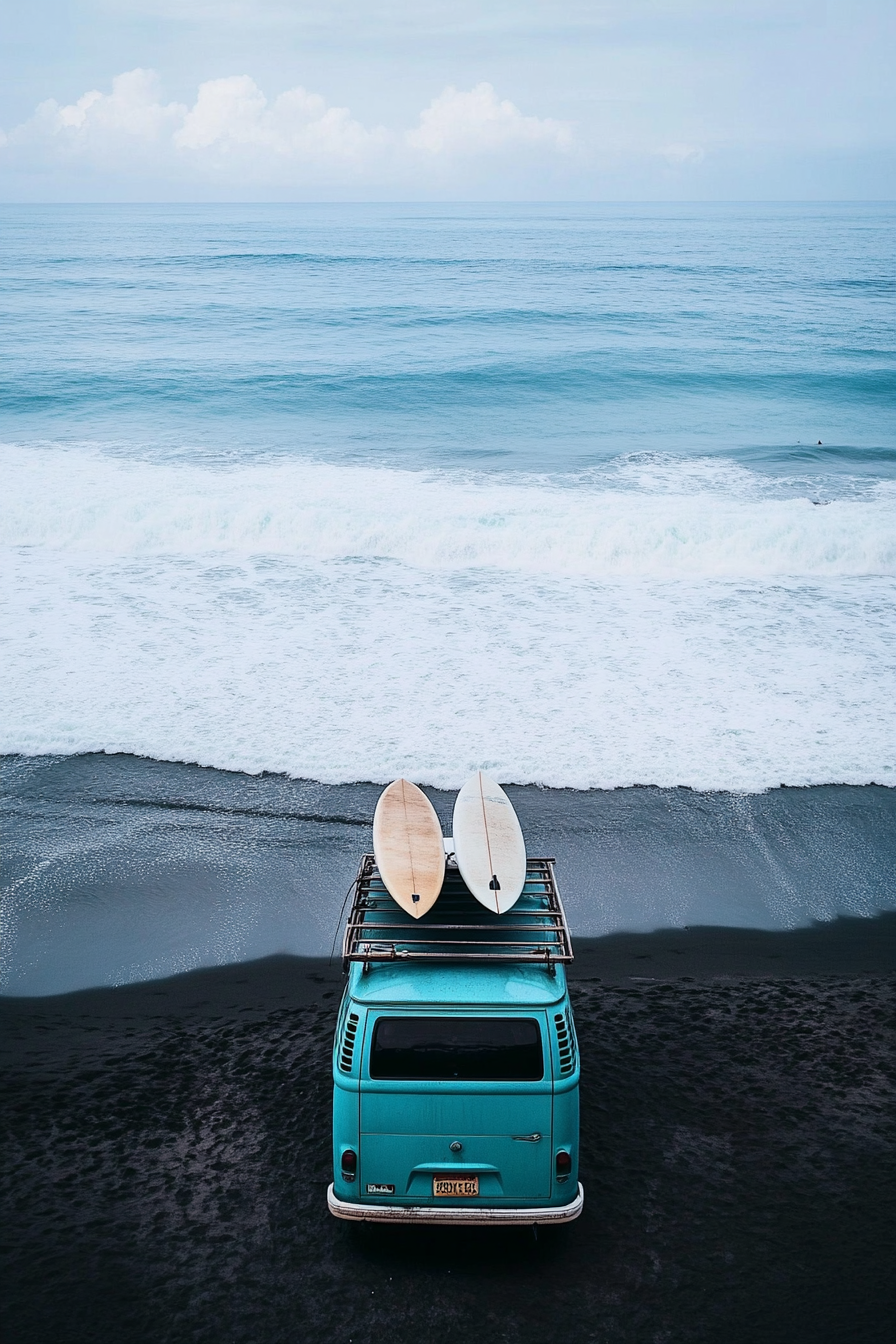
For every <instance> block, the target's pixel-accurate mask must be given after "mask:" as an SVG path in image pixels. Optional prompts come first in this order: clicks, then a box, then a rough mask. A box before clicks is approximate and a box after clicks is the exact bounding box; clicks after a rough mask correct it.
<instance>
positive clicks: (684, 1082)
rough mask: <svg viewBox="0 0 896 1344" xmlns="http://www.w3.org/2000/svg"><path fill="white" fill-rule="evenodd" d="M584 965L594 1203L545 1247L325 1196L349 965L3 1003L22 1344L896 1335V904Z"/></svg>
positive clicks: (292, 962) (589, 1190)
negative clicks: (412, 1220)
mask: <svg viewBox="0 0 896 1344" xmlns="http://www.w3.org/2000/svg"><path fill="white" fill-rule="evenodd" d="M572 979H573V986H572V987H573V994H574V999H575V1005H576V1013H577V1021H578V1027H579V1034H580V1039H581V1047H582V1058H583V1083H582V1101H583V1110H582V1149H583V1161H582V1180H583V1183H584V1186H585V1190H586V1206H585V1213H584V1215H583V1217H582V1218H581V1219H580V1220H579V1222H578V1223H576V1224H573V1225H571V1226H570V1227H568V1228H565V1229H555V1230H553V1231H552V1232H550V1233H546V1232H542V1233H541V1234H540V1235H539V1238H538V1240H537V1241H536V1240H535V1239H534V1238H533V1237H532V1234H531V1233H530V1232H523V1231H520V1230H510V1231H493V1232H490V1233H487V1232H484V1231H482V1232H480V1231H479V1230H476V1231H475V1232H471V1231H459V1230H451V1231H450V1232H448V1231H439V1230H436V1229H430V1230H428V1231H427V1233H426V1234H423V1233H421V1232H420V1231H414V1232H407V1231H403V1230H400V1229H385V1230H382V1229H379V1230H370V1229H354V1228H351V1227H349V1226H346V1225H343V1224H341V1223H338V1222H336V1221H335V1220H334V1219H332V1218H331V1217H330V1216H329V1215H328V1213H327V1212H326V1206H325V1202H324V1195H325V1190H326V1185H327V1181H328V1168H329V1111H330V1099H329V1093H330V1078H329V1051H330V1041H331V1035H332V1028H333V1019H334V1014H335V1009H336V1005H337V1003H338V999H339V994H340V990H341V983H342V980H341V972H340V968H339V967H338V966H332V967H331V966H328V965H327V963H326V961H317V960H310V959H306V960H302V959H299V958H292V957H274V958H268V959H265V960H261V961H257V962H254V963H249V964H244V965H231V966H225V967H220V968H215V969H211V970H201V971H195V972H191V973H189V974H186V975H183V976H179V977H175V978H173V979H169V980H165V981H156V982H149V983H143V984H136V985H131V986H125V987H122V988H117V989H96V990H86V991H82V992H79V993H75V994H68V995H64V996H55V997H48V998H37V999H35V998H30V999H10V998H7V999H3V1000H0V1019H2V1028H3V1049H4V1055H5V1057H6V1058H5V1075H6V1084H5V1087H4V1092H3V1102H2V1107H3V1113H4V1115H3V1135H4V1138H3V1144H4V1149H5V1153H4V1163H3V1210H2V1219H3V1228H4V1241H5V1248H4V1267H3V1280H2V1281H3V1299H4V1303H3V1316H4V1321H5V1327H4V1337H5V1339H6V1340H7V1341H8V1344H50V1342H51V1341H52V1344H88V1341H89V1342H91V1344H94V1342H95V1344H143V1341H147V1344H148V1342H149V1341H152V1342H153V1344H181V1342H182V1341H183V1342H185V1341H209V1344H220V1342H221V1341H225V1340H226V1341H234V1342H235V1344H286V1341H290V1344H291V1342H292V1341H296V1340H309V1341H316V1340H322V1341H323V1340H326V1341H340V1342H342V1341H346V1342H348V1341H351V1344H365V1342H366V1341H371V1342H373V1341H389V1342H390V1344H403V1341H411V1340H413V1341H415V1344H417V1342H418V1341H430V1340H433V1341H435V1340H438V1341H446V1342H449V1344H453V1342H454V1341H457V1344H460V1342H461V1341H467V1340H470V1339H476V1340H478V1341H481V1344H493V1342H494V1344H498V1341H501V1344H504V1342H505V1341H508V1342H511V1344H516V1342H517V1341H519V1344H523V1342H524V1341H525V1342H526V1344H528V1342H529V1341H531V1342H532V1344H552V1342H553V1341H557V1342H558V1344H559V1342H560V1341H564V1342H565V1341H575V1342H578V1341H583V1342H584V1341H595V1342H600V1344H603V1342H604V1341H606V1342H607V1344H615V1342H616V1341H626V1342H627V1341H631V1342H632V1344H642V1341H652V1342H653V1341H656V1342H657V1344H659V1342H663V1344H674V1342H675V1341H707V1344H710V1342H711V1344H715V1342H716V1341H718V1342H719V1344H723V1342H725V1344H728V1342H729V1341H735V1342H737V1341H743V1344H756V1342H757V1341H781V1344H789V1342H790V1341H805V1342H806V1344H827V1342H828V1341H829V1342H830V1344H842V1342H843V1341H856V1342H857V1344H877V1342H878V1341H880V1342H881V1344H883V1341H887V1344H889V1341H890V1340H891V1339H892V1337H893V1333H894V1327H896V1106H894V1101H896V1096H894V1092H896V1066H894V1060H896V1033H894V1013H893V997H894V985H896V916H894V915H892V914H885V915H882V916H880V917H878V918H876V919H873V920H852V919H847V920H838V921H835V922H834V923H832V924H827V925H821V926H816V927H815V928H811V929H803V930H795V931H793V932H786V933H780V932H757V931H754V930H732V929H712V928H708V929H690V930H675V931H672V932H665V933H655V934H623V935H616V936H613V937H609V938H606V939H596V940H579V942H578V944H577V959H576V962H575V965H574V967H573V976H572Z"/></svg>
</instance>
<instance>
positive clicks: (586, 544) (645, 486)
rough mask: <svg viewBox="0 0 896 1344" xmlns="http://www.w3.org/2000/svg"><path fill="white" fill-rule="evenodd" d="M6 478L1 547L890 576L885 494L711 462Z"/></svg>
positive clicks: (145, 470)
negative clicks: (522, 469) (800, 491)
mask: <svg viewBox="0 0 896 1344" xmlns="http://www.w3.org/2000/svg"><path fill="white" fill-rule="evenodd" d="M0 466H2V471H3V475H4V477H5V479H6V480H7V482H8V486H7V495H6V502H5V505H4V508H3V514H2V518H0V544H2V545H6V546H44V547H50V548H52V549H54V550H55V549H60V550H65V551H88V552H115V553H118V554H125V555H150V554H177V555H196V554H201V553H206V552H209V551H220V552H227V553H231V554H234V555H241V556H247V555H253V554H258V553H265V554H276V555H288V556H294V557H302V558H307V559H316V560H333V559H341V558H345V557H352V558H366V559H373V558H376V559H389V560H397V561H400V562H402V563H403V564H406V565H413V566H415V567H419V568H422V569H426V570H451V569H469V568H481V567H487V568H490V569H502V570H508V571H512V572H524V573H527V574H539V575H546V574H555V575H571V576H581V577H588V578H596V579H600V578H606V577H612V576H627V575H633V576H643V577H649V576H654V577H663V578H690V577H698V578H719V577H726V576H731V577H734V578H766V577H772V576H776V575H805V576H812V575H818V576H822V575H823V576H843V575H859V574H876V575H880V574H894V573H896V491H894V489H893V488H892V486H883V485H882V486H879V487H878V488H877V490H876V491H875V492H873V493H870V494H868V495H867V496H866V497H864V498H862V499H860V500H856V499H835V500H832V501H830V502H826V506H823V507H819V505H818V504H816V503H814V502H813V501H812V499H809V498H806V497H800V498H792V497H790V498H774V497H770V496H769V492H768V488H767V484H766V483H765V482H763V481H762V479H761V478H758V477H756V476H755V475H754V474H753V473H750V472H746V471H744V470H743V469H740V468H737V467H735V466H732V465H730V464H719V463H711V462H705V461H702V462H698V463H684V464H678V465H677V466H674V465H672V464H669V463H663V462H656V461H641V462H639V463H637V464H631V463H629V464H626V465H623V466H622V467H617V468H614V469H613V470H611V471H610V472H605V473H602V474H601V475H599V476H596V475H592V476H591V477H589V478H588V479H585V480H582V479H578V480H575V481H572V480H570V478H563V477H553V478H551V477H545V478H543V479H534V478H531V477H530V478H528V479H526V478H522V479H521V478H501V477H494V476H492V477H484V476H483V477H478V478H477V477H475V476H471V475H464V474H462V473H459V472H442V473H432V472H430V473H423V472H410V471H398V470H394V469H387V468H368V467H359V466H350V465H340V466H333V465H329V464H325V463H314V462H304V461H298V462H297V461H287V462H283V461H280V462H269V463H256V464H251V465H246V466H238V467H231V468H227V469H213V468H209V467H201V466H195V465H173V464H168V465H160V464H154V463H149V462H128V461H121V460H116V459H114V458H109V457H108V456H103V455H101V454H99V453H93V454H92V453H85V452H83V451H82V452H77V451H73V450H72V451H64V450H59V449H56V450H52V449H43V450H41V449H28V450H25V449H21V448H15V447H6V448H5V449H2V450H0ZM676 473H677V476H676ZM676 486H677V488H676Z"/></svg>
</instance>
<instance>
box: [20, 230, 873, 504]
mask: <svg viewBox="0 0 896 1344" xmlns="http://www.w3.org/2000/svg"><path fill="white" fill-rule="evenodd" d="M0 223H2V230H3V239H4V242H3V253H2V267H3V270H2V279H3V290H4V300H5V301H4V313H5V316H4V319H3V325H2V329H0V341H2V347H0V348H2V354H3V363H2V368H3V385H2V401H0V408H2V414H3V424H4V436H5V437H6V438H9V439H13V440H15V441H24V442H34V441H35V440H39V439H48V440H51V441H58V442H64V443H76V442H80V441H84V440H87V441H90V442H92V443H99V444H102V445H105V446H107V447H109V448H114V450H115V451H116V452H118V453H123V454H134V453H138V454H140V455H149V456H152V457H158V456H159V455H160V454H166V455H170V456H173V457H176V458H180V457H186V458H188V459H189V460H190V461H196V460H197V458H199V457H201V458H202V459H203V460H211V461H233V460H237V461H245V460H247V459H249V460H257V458H258V455H259V454H262V453H272V452H273V453H276V454H282V455H286V456H288V457H290V458H292V459H294V458H295V457H296V456H300V455H306V456H310V457H312V458H314V459H323V460H325V461H329V462H346V461H349V462H355V463H365V464H374V463H376V464H385V465H389V466H393V467H405V468H410V469H419V468H421V467H430V468H431V467H439V468H448V469H454V468H457V467H458V466H466V467H475V468H484V469H486V470H488V471H489V472H494V471H495V470H523V471H548V472H561V473H565V472H571V471H581V470H583V469H589V468H594V467H595V466H601V465H603V464H605V463H607V462H611V461H614V460H618V459H619V457H620V456H621V455H625V454H632V453H641V452H651V453H655V452H660V453H671V454H673V455H674V456H676V457H678V456H685V457H691V458H693V457H695V456H702V455H708V456H711V457H712V458H714V459H716V458H719V457H721V458H723V459H725V460H727V461H735V462H738V463H740V464H741V465H743V466H745V467H747V468H755V469H758V470H761V471H774V472H779V473H783V474H786V475H790V474H796V475H798V476H799V477H800V478H804V477H809V478H811V479H819V478H823V477H824V476H825V475H826V474H827V473H829V472H832V471H833V472H851V473H858V474H861V475H866V474H870V475H871V476H876V475H885V476H888V477H892V474H893V462H894V449H896V417H894V411H893V393H894V373H893V366H894V361H893V344H894V342H893V295H894V266H893V256H894V251H896V249H894V213H893V208H892V207H891V206H882V205H869V206H855V205H829V206H823V205H798V206H780V205H775V206H762V205H746V206H744V205H738V206H707V205H700V206H661V207H660V206H649V205H635V206H620V205H612V206H609V205H608V206H590V205H578V206H555V205H540V206H517V205H513V206H425V207H424V206H417V207H414V206H374V207H371V206H364V207H360V206H359V207H352V206H341V207H326V206H301V207H299V206H268V207H261V206H259V207H250V206H233V207H226V206H201V207H200V206H196V207H189V206H154V207H140V206H120V207H115V206H102V207H99V206H83V207H72V206H66V207H54V206H19V207H5V208H4V209H3V210H2V214H0ZM819 439H820V440H822V445H821V448H820V449H819V448H818V440H819ZM816 450H817V451H816Z"/></svg>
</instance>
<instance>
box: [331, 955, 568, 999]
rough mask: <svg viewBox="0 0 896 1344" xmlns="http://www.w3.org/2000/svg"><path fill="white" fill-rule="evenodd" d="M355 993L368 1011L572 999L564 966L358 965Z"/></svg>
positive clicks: (352, 988)
mask: <svg viewBox="0 0 896 1344" xmlns="http://www.w3.org/2000/svg"><path fill="white" fill-rule="evenodd" d="M349 993H350V995H351V997H352V998H353V999H354V1001H355V1002H356V1003H360V1004H363V1005H364V1006H365V1007H380V1006H385V1005H387V1004H391V1005H401V1007H403V1008H408V1007H421V1008H422V1007H424V1006H430V1007H438V1006H440V1005H445V1006H448V1005H451V1006H452V1007H466V1006H469V1007H489V1008H491V1007H500V1008H505V1009H514V1008H538V1007H542V1008H544V1007H550V1006H551V1004H554V1003H559V1002H560V1001H561V1000H562V999H564V998H565V997H566V973H565V971H564V968H563V966H557V965H555V966H554V967H553V968H552V970H547V969H546V968H545V967H544V966H521V965H519V964H518V963H504V964H501V965H482V964H479V965H470V964H469V963H460V964H458V963H456V962H455V963H450V964H446V963H443V964H441V965H432V964H430V965H426V964H422V965H421V964H420V963H419V962H418V963H416V964H412V965H408V964H401V963H399V964H396V963H395V962H392V963H386V964H382V963H381V964H379V965H373V964H371V965H370V966H369V969H365V966H364V965H363V964H360V963H358V962H354V963H353V964H352V967H351V973H350V976H349Z"/></svg>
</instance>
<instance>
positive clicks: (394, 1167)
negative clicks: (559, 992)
mask: <svg viewBox="0 0 896 1344" xmlns="http://www.w3.org/2000/svg"><path fill="white" fill-rule="evenodd" d="M547 1045H548V1034H547V1021H546V1018H545V1017H544V1015H543V1014H540V1013H537V1012H531V1013H527V1014H526V1015H525V1016H513V1017H509V1016H501V1017H499V1016H497V1015H494V1016H491V1015H489V1016H486V1015H473V1014H467V1015H463V1016H462V1015H458V1014H452V1016H450V1017H446V1016H437V1015H427V1016H419V1015H418V1016H412V1015H410V1014H401V1015H398V1014H390V1013H387V1012H383V1013H381V1014H379V1015H377V1016H376V1017H374V1016H373V1015H372V1014H371V1016H370V1017H369V1018H368V1025H367V1032H366V1035H365V1046H364V1060H363V1068H362V1079H361V1142H360V1155H359V1156H360V1172H359V1177H360V1180H359V1185H360V1189H359V1194H360V1195H361V1197H362V1198H374V1199H376V1198H380V1199H385V1200H388V1199H395V1200H403V1199H407V1201H408V1202H410V1203H414V1202H420V1201H421V1200H427V1201H428V1200H429V1199H434V1198H436V1197H435V1196H434V1195H433V1179H434V1177H436V1176H438V1175H443V1176H450V1177H454V1178H457V1179H460V1180H472V1179H474V1178H475V1180H476V1182H478V1189H479V1194H478V1197H477V1196H472V1197H458V1198H453V1197H448V1198H446V1200H445V1202H446V1203H466V1202H471V1203H474V1204H475V1203H486V1204H496V1203H497V1204H500V1203H502V1202H507V1203H514V1204H519V1203H520V1202H525V1201H527V1200H531V1201H533V1202H534V1203H537V1202H538V1201H539V1200H544V1199H546V1198H548V1197H549V1196H550V1192H551V1153H552V1151H553V1149H552V1142H551V1119H552V1108H551V1103H552V1097H551V1092H552V1083H551V1062H550V1050H549V1049H548V1048H547ZM439 1198H441V1197H439Z"/></svg>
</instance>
